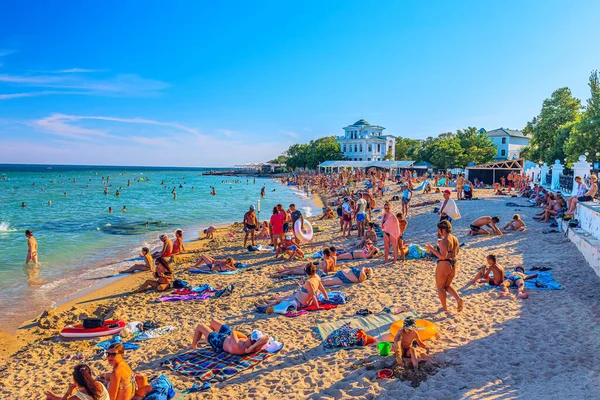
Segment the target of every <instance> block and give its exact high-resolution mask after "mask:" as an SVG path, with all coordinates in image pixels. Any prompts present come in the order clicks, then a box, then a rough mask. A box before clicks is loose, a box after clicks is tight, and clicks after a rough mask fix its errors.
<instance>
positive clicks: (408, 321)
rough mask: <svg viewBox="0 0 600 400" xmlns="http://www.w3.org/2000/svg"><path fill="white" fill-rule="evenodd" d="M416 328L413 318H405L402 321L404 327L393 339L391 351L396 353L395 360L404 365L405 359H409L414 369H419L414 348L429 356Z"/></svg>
mask: <svg viewBox="0 0 600 400" xmlns="http://www.w3.org/2000/svg"><path fill="white" fill-rule="evenodd" d="M416 328H417V322H416V321H415V320H414V318H412V317H406V318H405V319H404V326H403V327H402V329H400V330H398V333H397V334H396V337H395V338H394V342H393V343H392V351H393V352H394V353H396V360H398V359H399V358H400V359H401V362H402V363H404V359H405V358H410V362H411V363H412V365H413V367H414V369H419V358H418V357H417V351H416V348H417V347H421V348H422V349H425V350H427V354H429V348H428V347H427V346H425V343H423V342H422V341H421V338H420V337H419V333H418V332H417V331H416Z"/></svg>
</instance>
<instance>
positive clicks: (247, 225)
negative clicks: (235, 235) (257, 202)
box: [244, 204, 258, 247]
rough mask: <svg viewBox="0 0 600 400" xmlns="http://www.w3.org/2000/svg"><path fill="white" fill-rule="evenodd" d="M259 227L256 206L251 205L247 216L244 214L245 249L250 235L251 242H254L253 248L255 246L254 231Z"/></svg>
mask: <svg viewBox="0 0 600 400" xmlns="http://www.w3.org/2000/svg"><path fill="white" fill-rule="evenodd" d="M256 227H258V219H257V218H256V213H255V212H254V204H251V205H250V210H248V212H247V213H246V214H244V231H245V232H246V236H245V237H244V247H246V242H247V241H248V235H250V241H251V242H252V246H254V245H255V244H254V231H255V230H256Z"/></svg>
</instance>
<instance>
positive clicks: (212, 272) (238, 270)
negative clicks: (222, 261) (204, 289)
mask: <svg viewBox="0 0 600 400" xmlns="http://www.w3.org/2000/svg"><path fill="white" fill-rule="evenodd" d="M205 265H206V264H205ZM208 266H209V267H210V266H212V265H208ZM249 266H250V265H248V264H242V263H236V264H235V267H236V268H237V269H236V270H233V271H213V270H203V269H190V270H189V271H188V272H189V273H190V274H220V275H233V274H237V273H238V272H240V270H241V269H244V268H248V267H249Z"/></svg>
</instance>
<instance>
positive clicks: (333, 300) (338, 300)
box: [317, 292, 347, 305]
mask: <svg viewBox="0 0 600 400" xmlns="http://www.w3.org/2000/svg"><path fill="white" fill-rule="evenodd" d="M327 297H329V300H325V297H323V293H319V295H318V296H317V300H319V303H321V304H335V305H338V304H346V302H347V299H346V294H344V292H329V293H327Z"/></svg>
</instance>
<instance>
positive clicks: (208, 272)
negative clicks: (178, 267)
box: [188, 269, 240, 275]
mask: <svg viewBox="0 0 600 400" xmlns="http://www.w3.org/2000/svg"><path fill="white" fill-rule="evenodd" d="M188 272H189V273H190V274H219V275H235V274H237V273H238V272H240V270H239V269H235V270H233V271H208V270H203V269H190V270H189V271H188Z"/></svg>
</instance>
